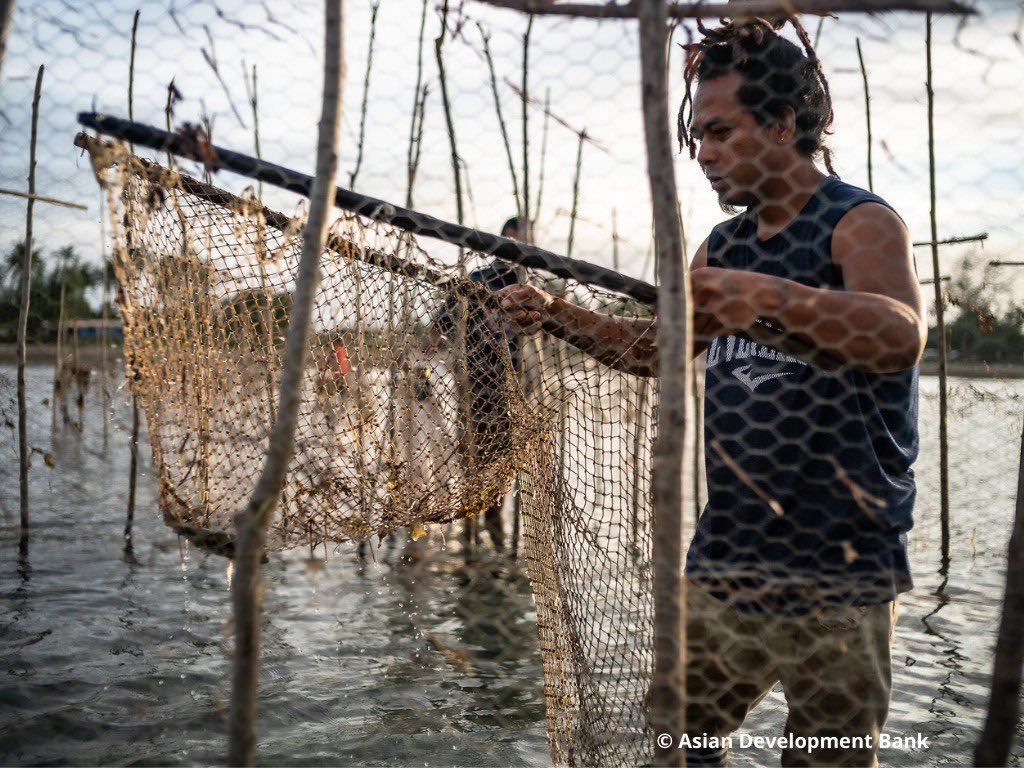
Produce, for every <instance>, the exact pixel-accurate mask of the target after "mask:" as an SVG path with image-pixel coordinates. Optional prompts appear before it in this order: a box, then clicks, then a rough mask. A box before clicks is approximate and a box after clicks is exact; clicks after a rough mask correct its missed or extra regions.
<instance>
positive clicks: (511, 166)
mask: <svg viewBox="0 0 1024 768" xmlns="http://www.w3.org/2000/svg"><path fill="white" fill-rule="evenodd" d="M476 26H477V29H479V30H480V38H481V39H482V40H483V44H484V59H485V60H486V61H487V72H488V74H489V75H490V78H491V94H492V95H493V96H494V111H495V113H496V114H497V115H498V129H499V130H500V131H501V140H502V143H503V144H504V146H505V157H506V158H507V159H508V170H509V173H510V174H511V176H512V196H513V197H515V200H516V216H519V217H522V216H523V203H522V200H521V199H520V197H519V179H518V178H517V177H516V163H515V160H513V159H512V142H511V140H510V139H509V136H508V126H506V125H505V116H504V115H503V114H502V112H501V97H500V96H499V95H498V78H497V76H496V75H495V73H494V59H493V58H492V56H491V45H490V37H489V36H488V34H487V33H486V32H485V31H484V28H483V25H482V24H479V23H477V25H476ZM522 226H523V225H522V223H520V227H522Z"/></svg>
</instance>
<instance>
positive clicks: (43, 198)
mask: <svg viewBox="0 0 1024 768" xmlns="http://www.w3.org/2000/svg"><path fill="white" fill-rule="evenodd" d="M0 195H11V196H12V197H23V198H25V199H26V200H35V201H38V202H40V203H50V204H51V205H60V206H63V207H64V208H74V209H75V210H78V211H87V210H89V206H87V205H82V204H81V203H72V202H71V201H70V200H61V199H60V198H59V197H50V196H49V195H37V194H35V193H34V192H21V191H19V190H17V189H0Z"/></svg>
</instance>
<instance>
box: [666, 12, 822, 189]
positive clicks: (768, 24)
mask: <svg viewBox="0 0 1024 768" xmlns="http://www.w3.org/2000/svg"><path fill="white" fill-rule="evenodd" d="M787 21H788V22H790V23H791V24H792V25H793V28H794V29H795V30H796V34H797V37H799V38H800V42H801V43H803V47H804V50H803V51H801V50H800V48H798V47H797V46H796V45H794V44H793V43H791V42H790V41H789V40H786V39H785V38H784V37H782V36H781V35H780V34H779V33H778V30H779V29H781V28H782V27H783V26H784V25H785V24H786V22H787ZM698 28H699V29H700V31H701V32H702V33H703V34H704V39H703V40H702V41H701V42H699V43H691V44H689V45H686V46H684V47H685V48H686V51H687V57H686V68H685V70H684V72H683V77H684V80H685V81H686V95H685V97H684V98H683V103H682V104H681V105H680V107H679V116H678V123H677V124H678V132H679V148H680V150H681V149H682V148H683V145H686V146H687V147H688V148H689V150H690V157H691V158H693V157H696V153H697V145H696V141H695V140H694V138H693V136H692V135H691V134H690V124H691V122H692V121H693V94H692V86H693V81H694V80H695V79H696V80H712V79H714V78H716V77H720V76H722V75H725V74H728V73H729V72H737V73H738V74H739V75H740V76H742V77H743V81H744V82H743V85H742V86H740V88H739V90H738V91H737V96H738V98H739V101H740V104H741V105H742V106H743V107H744V109H746V110H747V111H748V112H750V113H751V114H752V115H753V116H754V118H755V119H756V120H757V121H758V123H760V124H761V125H765V124H767V123H770V122H772V121H773V120H777V119H778V118H779V117H781V115H782V111H783V109H784V108H785V107H791V108H792V109H793V111H794V112H795V113H796V131H797V137H796V148H797V150H798V151H799V152H801V153H802V154H804V155H806V156H807V157H814V156H815V155H817V154H818V153H819V152H820V153H821V154H822V156H823V160H824V162H825V167H826V168H827V169H828V172H829V173H830V174H832V175H833V176H835V175H837V174H836V172H835V171H834V170H833V168H832V153H831V152H830V151H829V149H828V147H826V146H825V143H824V136H826V135H827V134H829V133H831V128H832V117H833V113H832V96H831V94H830V93H829V89H828V81H827V80H826V79H825V73H824V72H823V71H822V69H821V61H819V60H818V56H817V54H816V53H815V52H814V47H813V46H812V45H811V40H810V38H809V37H808V35H807V31H806V30H805V29H804V28H803V25H801V24H800V22H799V21H797V19H796V18H795V17H789V18H783V19H779V20H772V21H769V20H767V19H756V20H754V21H744V22H738V23H732V22H730V23H727V24H725V25H724V26H721V27H718V28H716V29H711V30H708V29H706V28H705V27H704V26H703V25H701V24H700V23H698ZM805 53H806V55H804V54H805Z"/></svg>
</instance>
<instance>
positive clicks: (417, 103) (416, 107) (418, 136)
mask: <svg viewBox="0 0 1024 768" xmlns="http://www.w3.org/2000/svg"><path fill="white" fill-rule="evenodd" d="M427 2H428V0H423V7H422V9H421V11H420V34H419V43H418V44H417V48H416V87H415V88H413V91H412V122H411V124H410V125H409V149H408V152H407V153H406V172H407V179H406V183H407V186H406V192H405V205H406V207H407V208H412V206H413V199H412V189H413V185H414V184H415V182H416V171H417V169H418V168H419V164H420V148H421V146H422V138H423V111H424V107H425V106H426V101H427V88H426V86H425V85H423V33H424V31H425V30H426V26H427ZM421 91H422V96H421Z"/></svg>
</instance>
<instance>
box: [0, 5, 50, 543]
mask: <svg viewBox="0 0 1024 768" xmlns="http://www.w3.org/2000/svg"><path fill="white" fill-rule="evenodd" d="M7 10H8V11H9V10H10V9H9V8H8V9H7ZM0 20H2V19H0ZM0 42H2V41H0ZM43 72H44V68H43V65H42V64H40V65H39V71H38V72H37V73H36V87H35V91H34V92H33V94H32V134H31V139H30V141H29V150H28V189H29V193H30V194H33V195H34V194H35V191H36V139H37V138H38V135H39V97H40V95H41V94H42V91H43ZM34 208H35V199H34V198H33V197H29V199H28V204H27V205H26V206H25V257H24V259H23V260H22V263H21V309H20V310H19V311H18V483H19V509H20V513H21V518H20V523H21V528H20V531H19V539H20V540H21V546H22V548H24V547H25V546H27V545H28V524H29V514H28V465H29V459H30V454H29V447H28V416H27V408H26V402H25V358H26V348H25V344H26V336H27V335H28V307H29V300H30V299H31V296H32V214H33V213H34Z"/></svg>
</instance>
